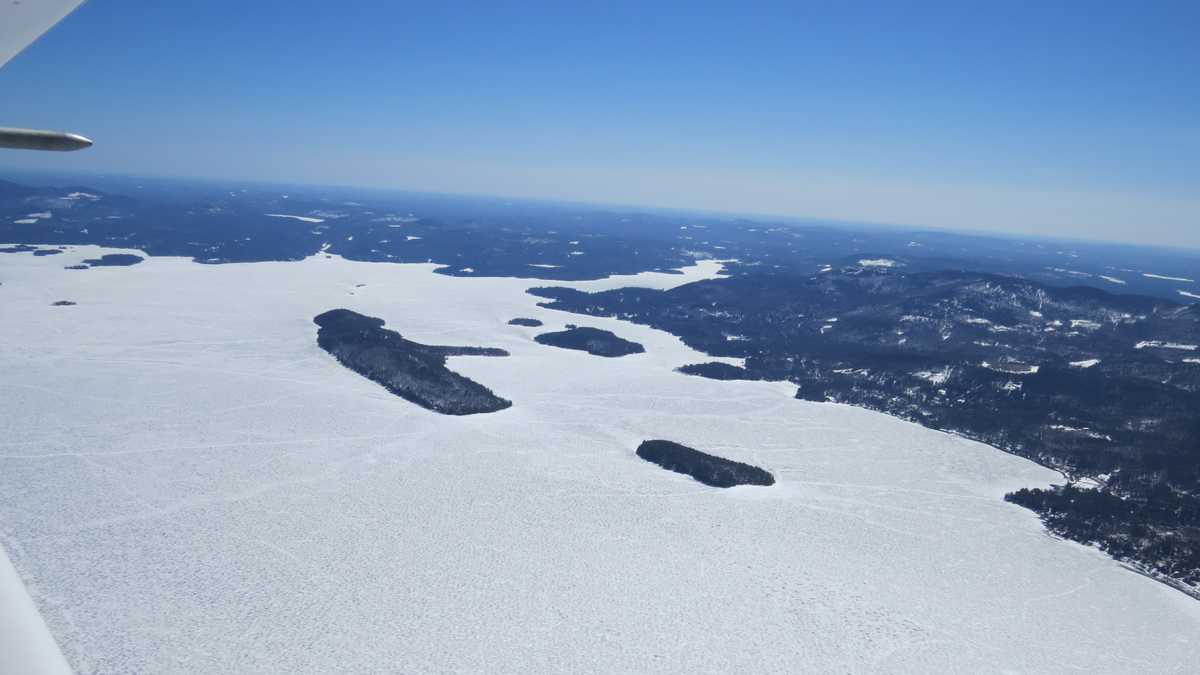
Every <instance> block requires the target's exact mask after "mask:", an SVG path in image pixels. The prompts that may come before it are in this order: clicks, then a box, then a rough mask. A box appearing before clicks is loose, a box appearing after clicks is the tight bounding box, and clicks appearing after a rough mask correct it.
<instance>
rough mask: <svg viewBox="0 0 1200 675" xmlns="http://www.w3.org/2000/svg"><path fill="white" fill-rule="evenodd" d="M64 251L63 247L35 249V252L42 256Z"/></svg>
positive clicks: (36, 254)
mask: <svg viewBox="0 0 1200 675" xmlns="http://www.w3.org/2000/svg"><path fill="white" fill-rule="evenodd" d="M62 252H63V251H62V249H61V248H39V249H38V250H36V251H34V252H33V254H34V255H35V256H37V257H39V258H41V257H44V256H48V255H58V254H60V253H62Z"/></svg>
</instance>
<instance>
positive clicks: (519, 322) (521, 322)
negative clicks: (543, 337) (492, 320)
mask: <svg viewBox="0 0 1200 675" xmlns="http://www.w3.org/2000/svg"><path fill="white" fill-rule="evenodd" d="M508 325H510V326H528V327H530V328H537V327H538V326H540V325H542V322H541V321H538V320H537V319H524V318H521V317H517V318H516V319H512V320H511V321H509V322H508Z"/></svg>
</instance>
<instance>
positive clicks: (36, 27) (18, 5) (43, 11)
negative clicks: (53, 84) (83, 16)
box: [0, 0, 83, 66]
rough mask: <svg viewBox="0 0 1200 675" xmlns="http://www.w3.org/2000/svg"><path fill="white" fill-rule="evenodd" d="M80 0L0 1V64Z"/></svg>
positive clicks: (73, 7) (72, 8) (59, 19)
mask: <svg viewBox="0 0 1200 675" xmlns="http://www.w3.org/2000/svg"><path fill="white" fill-rule="evenodd" d="M82 4H83V0H20V1H19V2H14V1H13V0H4V1H3V2H0V66H3V65H4V64H6V63H8V62H9V60H10V59H12V57H14V56H16V55H17V54H19V53H21V50H23V49H25V48H26V47H28V46H29V45H30V43H32V42H33V41H34V40H36V39H38V38H39V37H41V35H42V33H45V32H46V31H48V30H50V27H51V26H53V25H54V24H56V23H58V22H59V21H62V19H63V17H65V16H66V15H68V14H70V13H71V12H72V11H73V10H74V9H75V8H76V7H78V6H80V5H82Z"/></svg>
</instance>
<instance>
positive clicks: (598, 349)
mask: <svg viewBox="0 0 1200 675" xmlns="http://www.w3.org/2000/svg"><path fill="white" fill-rule="evenodd" d="M533 339H534V340H535V341H536V342H538V343H539V344H543V345H550V346H553V347H561V348H563V349H577V350H579V351H584V352H587V353H589V354H591V355H593V356H605V357H610V358H612V357H617V356H626V355H628V354H640V353H642V352H644V351H646V348H645V347H643V346H642V345H640V344H638V343H636V342H633V341H631V340H626V339H624V338H621V337H617V336H616V335H615V334H614V333H613V332H612V331H607V330H602V329H599V328H589V327H585V326H567V329H566V330H561V331H556V332H553V333H542V334H540V335H537V336H536V337H534V338H533Z"/></svg>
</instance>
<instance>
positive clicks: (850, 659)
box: [0, 247, 1200, 673]
mask: <svg viewBox="0 0 1200 675" xmlns="http://www.w3.org/2000/svg"><path fill="white" fill-rule="evenodd" d="M76 251H77V252H78V253H79V254H81V255H85V256H88V257H92V256H95V255H97V254H100V253H104V252H112V251H111V250H102V249H98V248H95V247H79V248H78V249H76ZM0 264H3V266H4V267H3V269H4V273H5V286H4V288H5V301H4V309H5V312H6V313H7V314H6V316H12V317H19V320H12V321H0V369H2V370H3V372H4V377H3V378H0V400H3V401H4V411H5V413H4V414H3V415H0V438H2V439H4V442H3V444H0V494H3V495H4V499H2V500H0V543H2V544H3V546H4V547H5V548H6V549H7V550H8V551H9V554H10V556H11V558H12V562H13V565H14V566H15V568H16V570H17V571H18V572H19V573H20V576H21V579H22V580H23V582H24V584H25V585H26V587H27V588H28V592H29V595H30V597H32V598H33V600H34V602H35V603H36V605H37V607H38V609H39V610H40V612H41V613H42V616H43V617H44V618H45V621H46V623H47V625H48V626H49V628H50V630H51V632H52V633H53V634H54V636H55V637H56V638H57V640H58V642H59V644H60V645H61V647H62V650H63V652H64V653H65V654H66V656H67V658H68V660H69V661H70V663H71V665H72V666H74V668H75V669H76V671H77V672H79V673H88V672H155V673H172V672H188V673H190V672H263V671H269V672H313V673H320V672H379V671H387V672H430V671H438V672H447V671H457V672H462V671H474V672H481V671H483V672H545V671H555V672H580V671H585V672H588V671H590V672H594V671H608V672H681V673H690V672H729V671H744V672H863V673H866V672H922V673H932V672H957V673H961V672H1063V671H1069V670H1081V671H1087V672H1098V673H1104V672H1129V671H1137V672H1188V671H1190V670H1191V669H1192V667H1193V665H1194V659H1195V654H1196V651H1197V649H1198V647H1200V643H1198V640H1200V638H1198V637H1197V636H1200V603H1197V602H1196V601H1195V600H1192V599H1190V598H1188V597H1186V596H1184V595H1183V594H1181V593H1179V592H1177V591H1175V590H1172V589H1170V588H1168V587H1166V586H1163V585H1161V584H1158V583H1156V582H1154V581H1151V580H1149V579H1147V578H1145V577H1143V576H1141V575H1138V574H1135V573H1133V572H1130V571H1128V570H1126V569H1124V568H1122V567H1121V566H1120V565H1119V564H1118V563H1116V562H1114V561H1113V560H1111V559H1110V558H1108V557H1107V556H1106V555H1104V554H1103V553H1101V552H1099V551H1096V550H1094V549H1091V548H1087V547H1083V546H1079V545H1076V544H1073V543H1070V542H1065V541H1060V540H1056V539H1054V538H1051V537H1047V536H1045V535H1044V530H1043V528H1042V525H1041V524H1040V523H1039V522H1038V519H1037V517H1036V516H1035V515H1034V514H1033V513H1032V512H1029V511H1027V510H1024V509H1022V508H1020V507H1017V506H1014V505H1011V504H1008V503H1006V502H1004V501H1003V499H1002V496H1003V494H1004V493H1005V492H1006V491H1010V490H1013V489H1016V488H1019V487H1024V486H1046V485H1049V484H1050V483H1052V482H1057V481H1059V480H1060V477H1059V475H1058V474H1057V473H1055V472H1053V471H1050V470H1048V469H1044V468H1042V467H1039V466H1037V465H1035V464H1033V463H1031V462H1028V461H1026V460H1024V459H1021V458H1018V457H1015V456H1012V455H1007V454H1004V453H1002V452H1000V451H998V450H995V449H994V448H990V447H987V446H984V445H982V444H979V443H975V442H972V441H968V440H965V439H962V438H959V437H955V436H952V435H948V434H942V433H938V432H934V431H931V430H928V429H925V428H923V427H920V426H917V425H914V424H910V423H907V422H903V421H900V420H897V419H894V418H890V417H887V416H884V415H881V414H879V413H874V412H870V411H866V410H861V409H856V408H851V407H846V406H840V405H834V404H819V403H809V402H805V401H798V400H795V399H794V398H793V394H794V391H795V389H794V387H793V386H790V385H787V384H785V383H770V382H724V381H716V380H707V379H704V378H697V377H689V376H686V375H682V374H679V373H676V372H674V368H676V367H678V366H680V365H683V364H686V363H696V362H700V361H704V360H709V359H707V357H705V356H704V355H703V354H699V353H697V352H694V351H692V350H691V349H689V348H687V347H686V346H685V345H683V344H682V342H681V341H679V340H678V339H676V338H674V337H672V336H670V335H668V334H665V333H662V332H660V331H656V330H653V329H650V328H648V327H645V326H637V325H633V324H629V323H625V322H621V321H617V320H615V319H606V318H598V317H581V316H578V315H572V314H567V313H563V312H557V311H553V310H549V309H546V308H542V307H538V306H537V303H538V302H539V301H540V300H541V299H539V298H536V297H534V296H530V295H528V294H526V293H525V289H526V288H528V287H529V286H530V285H533V284H531V282H530V281H528V280H521V279H508V278H486V279H484V278H479V279H476V278H470V277H465V278H464V277H451V276H446V275H440V274H434V273H433V270H434V269H435V268H436V267H437V266H436V265H433V264H421V265H409V264H406V265H398V264H388V265H382V264H372V263H361V262H350V261H346V260H344V259H342V258H340V257H338V256H336V255H334V256H330V257H328V258H326V257H325V256H324V255H321V256H314V257H312V258H309V259H307V260H305V261H302V262H294V263H286V262H279V263H252V264H238V265H197V264H195V263H192V262H190V261H188V260H184V259H176V258H153V257H152V258H148V259H147V260H146V261H145V262H143V263H142V264H140V265H136V266H133V267H129V268H113V269H109V270H105V272H106V273H105V274H101V275H91V274H90V273H89V274H86V275H85V274H73V273H71V272H68V271H65V270H63V269H62V263H61V262H59V261H54V260H53V259H52V258H35V257H33V256H10V257H8V258H5V259H4V260H3V261H0ZM679 276H683V275H659V277H679ZM657 278H658V277H652V279H654V280H655V281H653V283H658V282H657ZM602 281H604V280H602ZM359 283H362V284H366V286H365V287H363V292H360V293H357V294H355V295H353V296H349V295H346V293H345V289H346V288H347V287H348V286H353V285H355V284H359ZM587 284H593V285H594V286H595V285H602V284H597V282H580V283H577V284H570V285H572V286H576V287H581V288H585V287H587ZM61 297H69V298H71V299H73V300H76V301H78V302H79V305H78V306H76V307H74V308H72V309H73V310H75V311H72V312H56V311H53V308H51V307H50V306H49V303H50V301H52V300H53V299H57V298H61ZM334 307H348V308H350V309H354V310H356V311H361V312H363V313H366V314H369V315H372V316H378V317H381V318H383V319H385V320H386V321H387V322H388V325H389V327H391V328H394V329H396V330H398V331H400V332H401V333H403V334H404V335H405V336H406V337H409V338H411V339H414V340H417V341H422V342H427V343H432V344H467V345H483V346H494V347H502V348H504V349H507V350H508V351H509V352H511V356H509V357H507V358H479V357H452V358H451V359H450V366H451V367H452V368H453V369H455V370H456V371H458V372H461V373H462V374H464V375H466V376H468V377H471V378H473V379H475V380H478V381H479V382H481V383H483V384H485V385H487V386H488V387H491V388H492V389H494V390H495V391H496V392H497V393H498V394H500V395H502V396H505V397H508V398H510V399H512V400H513V402H514V405H513V407H512V408H510V409H508V410H505V411H501V412H498V413H493V414H488V415H476V416H469V417H451V416H441V415H436V414H434V413H430V412H428V411H425V410H423V409H421V408H419V407H416V406H414V405H412V404H410V403H408V402H406V401H404V400H402V399H399V398H397V397H395V396H392V395H390V394H388V393H387V392H386V391H384V390H383V389H381V388H380V387H378V386H377V385H375V384H373V383H371V382H369V381H367V380H365V379H364V378H362V377H359V376H358V375H356V374H354V373H352V372H350V371H348V370H346V369H345V368H343V367H342V366H340V365H338V364H337V363H336V361H335V360H334V359H333V358H332V357H330V356H329V355H328V354H326V353H324V352H323V351H321V350H320V349H318V348H317V347H316V345H315V340H314V336H315V332H316V331H315V326H313V324H312V317H313V316H314V315H315V314H317V313H319V312H322V311H325V310H327V309H330V308H334ZM514 316H528V317H531V318H538V319H541V320H543V321H545V322H546V323H547V325H549V326H561V325H563V324H564V323H567V322H570V323H580V324H583V325H591V326H596V327H599V328H605V329H609V330H612V331H614V332H616V333H617V334H618V335H621V336H622V337H625V338H628V339H631V340H636V341H638V342H640V343H642V344H644V345H645V347H646V349H647V351H646V353H645V354H638V355H633V356H627V357H623V358H619V359H601V358H597V357H593V356H590V355H588V354H585V353H582V352H576V351H571V350H563V349H555V348H553V347H546V346H543V345H539V344H537V343H535V342H533V341H532V340H531V339H530V338H529V335H528V334H527V333H526V332H522V331H512V330H509V329H508V327H507V326H506V324H505V322H507V320H508V319H510V318H512V317H514ZM660 437H661V438H670V439H674V440H678V441H680V442H683V443H687V444H690V445H693V446H695V447H697V448H701V449H704V450H706V451H709V452H713V453H715V454H719V455H721V456H725V457H729V458H731V459H736V460H739V461H745V462H750V463H752V464H756V465H760V466H763V467H764V468H767V469H768V470H770V471H772V472H773V473H774V474H775V476H776V478H777V480H778V482H777V484H776V485H774V486H772V487H769V488H760V487H741V488H734V489H731V490H718V489H714V488H708V487H705V486H702V485H700V484H698V483H696V482H694V481H692V480H690V479H688V478H686V477H683V476H679V475H677V474H673V473H669V472H666V471H664V470H662V469H660V468H658V467H656V466H654V465H651V464H649V463H646V462H644V461H642V460H640V459H638V458H637V457H636V456H634V454H633V450H634V449H635V448H636V446H637V444H638V443H639V442H640V441H641V440H643V439H647V438H660Z"/></svg>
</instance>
